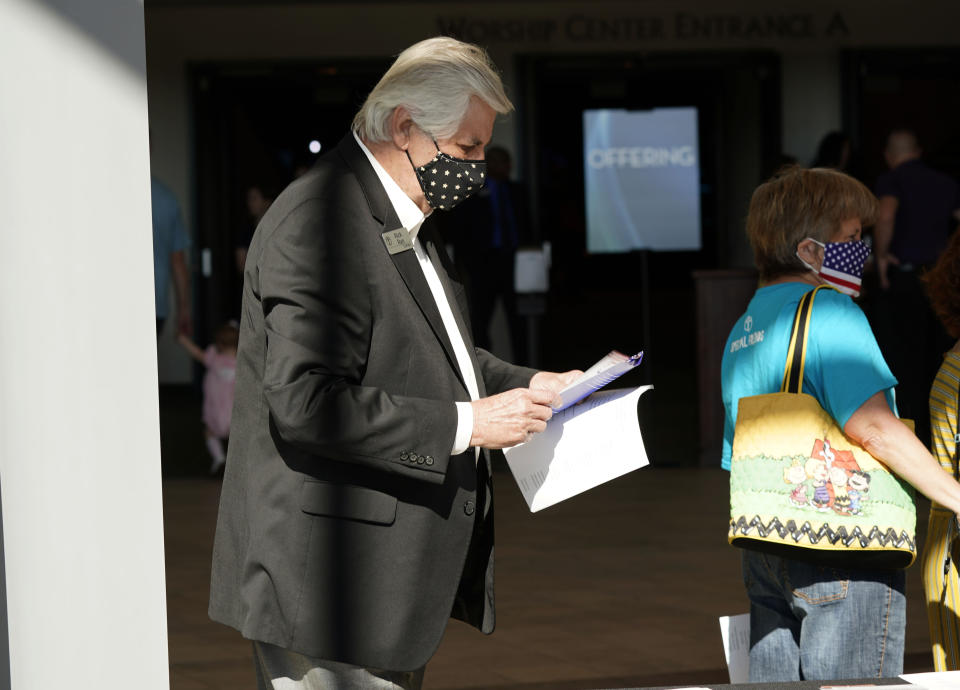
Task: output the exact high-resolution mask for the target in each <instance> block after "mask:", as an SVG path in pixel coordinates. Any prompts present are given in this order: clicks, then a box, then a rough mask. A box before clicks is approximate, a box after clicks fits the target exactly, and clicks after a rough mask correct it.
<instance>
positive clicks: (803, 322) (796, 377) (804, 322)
mask: <svg viewBox="0 0 960 690" xmlns="http://www.w3.org/2000/svg"><path fill="white" fill-rule="evenodd" d="M833 289H834V288H832V287H829V286H827V285H821V286H820V287H816V288H814V289H813V290H811V291H810V292H808V293H806V294H805V295H804V296H803V297H802V298H800V304H798V305H797V312H796V314H794V316H793V330H792V331H791V332H790V345H789V347H788V348H787V363H786V366H785V367H784V369H783V383H782V384H780V392H781V393H800V392H801V389H802V388H803V367H804V365H805V363H806V357H807V335H808V334H809V331H810V314H811V312H812V311H813V299H814V297H816V296H817V293H818V292H820V290H833Z"/></svg>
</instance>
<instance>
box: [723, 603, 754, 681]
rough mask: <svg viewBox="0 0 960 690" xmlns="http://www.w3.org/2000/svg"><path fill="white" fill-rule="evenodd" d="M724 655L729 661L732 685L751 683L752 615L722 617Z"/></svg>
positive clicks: (728, 667) (742, 614) (741, 614)
mask: <svg viewBox="0 0 960 690" xmlns="http://www.w3.org/2000/svg"><path fill="white" fill-rule="evenodd" d="M720 636H721V637H722V638H723V655H724V656H725V657H726V659H727V671H728V672H729V673H730V683H731V684H737V683H749V682H750V614H749V613H740V614H737V615H736V616H720Z"/></svg>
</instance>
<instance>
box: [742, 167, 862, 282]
mask: <svg viewBox="0 0 960 690" xmlns="http://www.w3.org/2000/svg"><path fill="white" fill-rule="evenodd" d="M878 206H879V202H878V201H877V198H876V197H875V196H874V195H873V194H872V193H871V192H870V190H869V189H867V188H866V187H865V186H864V185H863V184H862V183H861V182H858V181H857V180H855V179H853V178H852V177H850V176H849V175H845V174H844V173H842V172H839V171H837V170H831V169H829V168H801V167H800V166H797V165H791V166H788V167H785V168H782V169H781V170H780V171H778V172H777V173H776V174H775V175H774V176H773V177H771V178H770V179H769V180H767V181H766V182H764V183H763V184H762V185H760V186H759V187H757V188H756V190H754V192H753V197H752V198H751V199H750V211H749V213H748V214H747V236H748V237H749V238H750V245H751V246H752V247H753V256H754V262H755V263H756V265H757V268H758V269H759V271H760V280H761V281H768V280H772V279H774V278H779V277H781V276H784V275H790V274H792V273H799V272H802V271H803V270H805V269H804V266H803V264H802V263H801V262H800V259H798V258H797V256H796V252H797V245H798V244H799V243H800V242H802V241H803V240H804V239H806V238H807V237H812V238H813V239H815V240H817V241H818V242H828V241H829V240H830V238H831V237H833V234H834V233H835V232H836V231H837V230H839V229H840V224H841V223H843V222H844V221H846V220H850V219H851V218H859V219H860V222H861V223H862V224H863V225H872V224H873V223H874V221H875V220H876V218H877V209H878Z"/></svg>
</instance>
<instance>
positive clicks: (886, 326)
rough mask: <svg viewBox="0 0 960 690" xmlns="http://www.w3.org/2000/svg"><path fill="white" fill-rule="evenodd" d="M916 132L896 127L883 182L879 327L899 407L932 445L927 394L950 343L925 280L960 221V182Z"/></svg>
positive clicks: (877, 242) (878, 232)
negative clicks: (941, 168)
mask: <svg viewBox="0 0 960 690" xmlns="http://www.w3.org/2000/svg"><path fill="white" fill-rule="evenodd" d="M922 153H923V152H922V150H921V148H920V146H919V144H918V143H917V137H916V135H915V134H914V133H913V132H911V131H909V130H895V131H893V132H891V133H890V136H889V138H888V139H887V146H886V149H885V151H884V157H885V158H886V161H887V165H889V166H890V170H889V171H888V172H886V173H885V174H884V175H882V176H881V177H880V179H879V180H878V181H877V187H876V194H877V197H878V198H879V199H880V211H879V215H878V217H877V224H876V227H875V228H874V231H873V232H874V251H875V254H876V270H877V280H878V282H879V287H880V289H879V291H878V293H877V294H875V295H874V296H873V300H874V307H873V315H872V316H873V319H872V321H873V325H874V328H875V330H876V334H877V340H878V341H879V342H880V349H881V350H882V352H883V354H884V357H885V358H886V360H887V362H888V363H889V364H890V369H891V370H892V371H893V374H894V376H896V377H897V380H898V381H899V382H900V383H899V385H898V386H897V404H898V405H899V407H900V411H901V412H902V413H903V415H904V416H905V417H908V418H910V419H913V420H914V421H915V422H916V424H917V435H918V436H919V437H920V439H921V440H923V441H924V443H927V444H928V445H929V436H928V434H929V430H930V427H929V421H928V415H929V412H928V409H927V393H928V388H929V385H930V381H931V380H932V379H933V376H934V374H935V373H936V371H937V368H938V367H939V366H940V361H941V355H942V353H943V351H944V350H946V349H947V348H948V347H949V346H950V339H949V337H948V336H947V334H946V333H945V332H944V330H943V327H942V326H941V325H940V322H939V321H938V320H937V317H936V315H935V314H934V313H933V310H932V309H931V308H930V302H929V300H928V299H927V296H926V295H925V294H924V290H923V286H922V285H921V282H920V277H921V276H922V275H923V272H924V271H925V270H927V269H929V268H930V267H931V266H932V265H933V262H934V261H936V259H937V257H938V256H939V255H940V252H941V251H943V248H944V247H946V246H947V239H948V237H949V236H950V233H951V231H952V230H953V228H954V226H955V224H956V221H957V219H958V218H960V185H958V184H957V182H956V181H955V180H954V179H953V178H951V177H949V176H947V175H944V174H943V173H940V172H937V171H936V170H933V169H932V168H930V167H929V166H928V165H926V164H925V163H924V162H923V160H921V154H922Z"/></svg>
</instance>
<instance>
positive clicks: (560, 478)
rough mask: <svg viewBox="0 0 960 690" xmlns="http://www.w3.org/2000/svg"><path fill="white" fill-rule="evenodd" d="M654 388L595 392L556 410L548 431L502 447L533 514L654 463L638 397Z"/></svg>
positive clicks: (548, 423) (645, 387)
mask: <svg viewBox="0 0 960 690" xmlns="http://www.w3.org/2000/svg"><path fill="white" fill-rule="evenodd" d="M651 388H653V386H642V387H640V388H625V389H622V390H612V391H599V392H597V393H594V394H593V395H591V396H590V397H589V398H587V399H586V400H584V401H583V402H582V403H580V404H579V405H574V406H573V407H568V408H567V409H565V410H564V411H562V412H558V413H556V414H555V415H554V416H553V417H552V418H551V419H550V421H549V422H547V428H546V430H545V431H542V432H540V433H539V434H536V435H534V436H533V437H532V438H531V439H530V440H529V441H527V442H526V443H521V444H520V445H519V446H514V447H513V448H507V449H505V450H504V451H503V453H504V455H506V457H507V464H508V465H509V466H510V471H511V472H513V477H514V479H516V481H517V486H519V487H520V492H521V493H522V494H523V498H524V499H525V500H526V502H527V506H529V508H530V512H531V513H535V512H537V511H538V510H542V509H544V508H546V507H548V506H552V505H554V504H555V503H559V502H560V501H563V500H566V499H568V498H570V497H571V496H576V495H577V494H580V493H583V492H584V491H587V490H588V489H592V488H593V487H595V486H599V485H600V484H603V483H604V482H608V481H610V480H611V479H615V478H616V477H619V476H621V475H624V474H626V473H627V472H632V471H633V470H636V469H639V468H641V467H645V466H646V465H648V464H650V462H649V460H647V451H646V450H645V449H644V447H643V437H642V436H641V434H640V423H639V421H638V420H637V401H638V400H639V399H640V396H641V395H643V394H644V393H645V392H647V391H648V390H650V389H651Z"/></svg>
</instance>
